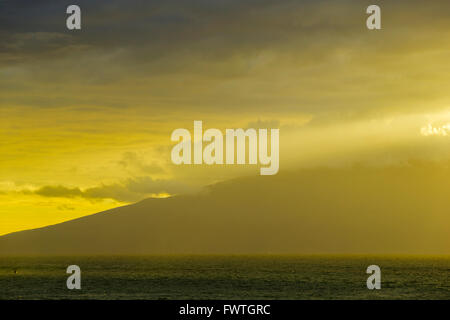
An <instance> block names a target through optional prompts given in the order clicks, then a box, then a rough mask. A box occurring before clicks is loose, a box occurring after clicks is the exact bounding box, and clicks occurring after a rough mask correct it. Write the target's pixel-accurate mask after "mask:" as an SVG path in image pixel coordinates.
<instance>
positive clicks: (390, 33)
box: [0, 0, 450, 236]
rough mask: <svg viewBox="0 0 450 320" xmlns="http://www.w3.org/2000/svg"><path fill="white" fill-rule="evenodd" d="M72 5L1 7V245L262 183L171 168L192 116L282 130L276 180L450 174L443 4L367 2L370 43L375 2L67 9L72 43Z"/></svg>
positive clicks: (220, 169)
mask: <svg viewBox="0 0 450 320" xmlns="http://www.w3.org/2000/svg"><path fill="white" fill-rule="evenodd" d="M69 4H75V2H73V1H55V0H48V1H23V0H15V1H12V0H0V152H1V157H0V235H1V234H7V233H10V232H14V231H19V230H24V229H30V228H36V227H42V226H46V225H51V224H55V223H58V222H62V221H66V220H69V219H73V218H77V217H81V216H84V215H88V214H92V213H95V212H99V211H102V210H106V209H109V208H114V207H117V206H121V205H125V204H129V203H134V202H137V201H139V200H142V199H145V198H149V197H156V198H160V197H169V196H173V195H178V194H186V193H196V192H200V193H201V192H204V191H203V190H204V187H205V186H208V185H211V184H215V183H218V182H221V181H227V180H229V179H233V178H237V177H241V176H252V175H258V174H259V169H258V168H256V167H255V166H175V165H174V164H172V163H171V160H170V150H171V148H172V147H173V142H171V141H170V135H171V133H172V131H173V130H175V129H177V128H187V129H188V130H191V131H192V130H193V121H194V120H202V121H203V126H204V127H205V128H219V129H225V128H279V129H280V173H283V172H289V171H290V170H299V169H304V168H316V167H333V168H341V169H342V170H350V171H345V172H347V174H348V176H349V179H351V178H352V172H356V171H352V168H354V167H355V166H358V167H359V166H369V167H370V166H371V167H377V168H386V170H390V169H389V168H391V167H396V168H398V167H408V168H411V170H416V168H418V169H417V170H421V171H420V172H422V171H423V170H424V169H423V168H428V169H426V170H430V172H433V177H436V174H435V172H436V170H442V171H443V172H446V170H447V167H448V164H449V160H450V152H449V150H450V149H449V144H450V140H449V139H450V65H449V63H448V61H449V56H450V19H449V14H450V3H449V2H448V1H446V0H433V1H417V0H409V1H406V0H398V1H377V4H378V5H379V6H380V7H381V18H382V29H381V30H372V31H371V30H368V29H367V28H366V24H365V21H366V18H367V16H368V15H367V14H366V13H365V11H366V8H367V6H369V5H370V4H372V1H345V0H344V1H339V2H337V1H322V0H319V1H301V0H300V1H299V0H296V1H294V0H282V1H280V0H259V1H251V0H239V1H237V0H227V1H225V0H221V1H219V0H208V1H207V0H203V1H199V0H194V1H183V0H174V1H170V0H168V1H138V0H132V1H118V0H110V1H76V4H78V5H79V6H80V7H81V11H82V29H81V30H78V31H71V30H67V28H66V23H65V20H66V17H67V14H66V13H65V11H66V7H67V6H68V5H69ZM349 168H350V169H349ZM355 170H356V169H355ZM355 174H356V173H355ZM418 176H419V177H421V178H417V180H414V181H415V183H417V184H421V183H425V182H424V180H423V179H424V178H423V175H418ZM438 176H439V175H438ZM442 177H445V175H444V174H443V175H442ZM421 179H422V180H421ZM443 185H445V184H443ZM291 187H292V188H295V184H294V185H292V186H291ZM422 196H423V197H426V200H427V201H430V199H432V197H433V195H432V194H429V193H427V194H423V195H422ZM326 197H327V195H326V194H325V193H324V195H323V199H322V201H323V200H324V199H326ZM386 201H387V200H386ZM405 201H407V200H406V199H405ZM440 203H442V202H440ZM445 209H446V208H445V207H444V206H443V207H442V211H445ZM401 214H404V212H403V213H401ZM438 219H440V220H439V221H442V223H443V224H449V223H450V218H448V216H446V215H442V216H439V217H438ZM430 236H432V235H431V234H430Z"/></svg>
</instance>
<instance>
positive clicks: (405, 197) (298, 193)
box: [0, 168, 450, 255]
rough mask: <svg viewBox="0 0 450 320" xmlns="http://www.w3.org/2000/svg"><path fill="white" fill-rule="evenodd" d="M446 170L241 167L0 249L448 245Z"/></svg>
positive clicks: (319, 249)
mask: <svg viewBox="0 0 450 320" xmlns="http://www.w3.org/2000/svg"><path fill="white" fill-rule="evenodd" d="M448 178H449V177H448V172H447V171H445V172H444V171H439V172H436V171H433V170H432V169H420V168H419V169H416V168H413V169H411V168H350V169H310V170H300V171H295V172H290V173H284V174H283V173H279V174H278V175H276V176H257V177H245V178H239V179H235V180H231V181H226V182H222V183H218V184H215V185H212V186H209V187H207V188H206V189H205V190H204V191H203V192H201V193H198V194H191V195H179V196H174V197H170V198H165V199H146V200H143V201H141V202H138V203H136V204H132V205H128V206H123V207H118V208H115V209H112V210H108V211H104V212H100V213H97V214H93V215H90V216H85V217H82V218H79V219H75V220H71V221H67V222H64V223H60V224H57V225H52V226H47V227H44V228H39V229H34V230H27V231H21V232H16V233H12V234H8V235H5V236H2V237H0V254H3V255H22V254H45V255H53V254H55V255H56V254H57V255H75V254H80V255H81V254H83V255H84V254H260V253H261V254H264V253H273V254H278V253H279V254H284V253H376V254H387V253H405V254H414V253H418V254H420V253H436V254H449V253H450V241H449V238H448V233H449V231H450V230H449V223H448V217H447V214H446V213H447V211H446V210H445V209H446V208H448V207H449V204H450V200H449V197H448V196H447V193H446V183H447V181H448Z"/></svg>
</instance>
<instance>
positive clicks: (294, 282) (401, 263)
mask: <svg viewBox="0 0 450 320" xmlns="http://www.w3.org/2000/svg"><path fill="white" fill-rule="evenodd" d="M72 264H76V265H78V266H80V268H81V277H82V280H81V287H82V288H81V290H68V289H67V287H66V279H67V277H68V276H69V275H68V274H66V268H67V266H69V265H72ZM371 264H376V265H378V266H380V268H381V274H382V275H381V286H382V288H381V290H368V289H367V287H366V280H367V277H368V276H369V275H367V274H366V268H367V266H369V265H371ZM0 299H446V300H448V299H450V257H433V258H431V257H427V258H420V257H407V258H406V257H402V258H394V257H375V256H373V257H362V256H357V257H356V256H355V257H349V256H164V257H162V256H140V257H128V256H120V257H0Z"/></svg>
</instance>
